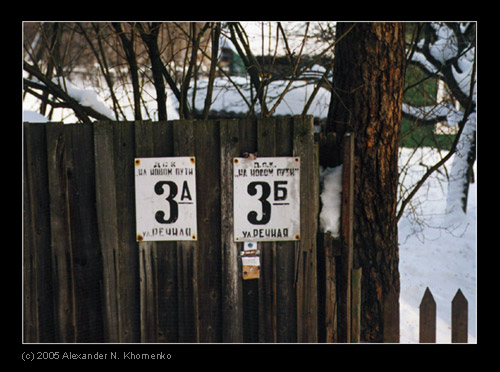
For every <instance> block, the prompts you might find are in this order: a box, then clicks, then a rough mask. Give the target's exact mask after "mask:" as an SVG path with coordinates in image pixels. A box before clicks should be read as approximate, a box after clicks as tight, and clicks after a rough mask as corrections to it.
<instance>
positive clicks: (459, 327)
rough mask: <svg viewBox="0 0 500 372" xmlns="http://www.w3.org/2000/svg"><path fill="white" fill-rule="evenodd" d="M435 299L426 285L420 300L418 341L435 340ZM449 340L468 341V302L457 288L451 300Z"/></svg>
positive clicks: (427, 341) (433, 341)
mask: <svg viewBox="0 0 500 372" xmlns="http://www.w3.org/2000/svg"><path fill="white" fill-rule="evenodd" d="M436 309H437V306H436V301H435V300H434V296H433V295H432V293H431V291H430V289H429V288H428V287H427V288H426V290H425V292H424V296H423V297H422V301H421V302H420V322H419V342H420V343H435V342H436ZM451 342H452V343H467V342H468V302H467V299H466V298H465V296H464V294H463V293H462V291H461V290H460V289H458V291H457V293H456V294H455V297H453V300H452V301H451Z"/></svg>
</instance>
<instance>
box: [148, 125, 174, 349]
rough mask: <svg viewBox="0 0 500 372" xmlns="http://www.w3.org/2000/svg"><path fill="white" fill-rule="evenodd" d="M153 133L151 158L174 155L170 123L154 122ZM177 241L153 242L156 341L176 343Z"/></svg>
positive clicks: (172, 128)
mask: <svg viewBox="0 0 500 372" xmlns="http://www.w3.org/2000/svg"><path fill="white" fill-rule="evenodd" d="M152 131H153V143H152V146H153V153H152V154H153V156H155V157H169V156H175V155H176V154H175V153H174V123H173V122H171V121H162V122H155V123H153V125H152ZM179 243H180V242H173V241H158V242H156V265H157V266H156V282H157V295H158V300H157V306H158V315H157V318H158V328H157V331H156V332H157V334H156V340H157V342H178V341H180V340H179V332H180V328H179V311H180V310H179V306H178V302H179V297H178V267H177V249H178V247H177V246H178V244H179Z"/></svg>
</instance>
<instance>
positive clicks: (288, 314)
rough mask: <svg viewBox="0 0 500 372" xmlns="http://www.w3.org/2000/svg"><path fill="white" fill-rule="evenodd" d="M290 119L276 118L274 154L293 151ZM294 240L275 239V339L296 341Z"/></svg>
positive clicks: (291, 153) (290, 154)
mask: <svg viewBox="0 0 500 372" xmlns="http://www.w3.org/2000/svg"><path fill="white" fill-rule="evenodd" d="M292 134H293V119H292V118H282V117H280V118H278V119H277V121H276V133H275V137H276V154H275V155H276V156H292V155H293V138H292ZM294 248H295V242H291V241H290V242H284V241H281V242H276V265H275V269H276V341H277V342H289V343H290V342H297V298H296V292H295V287H294V279H295V276H294V274H295V249H294Z"/></svg>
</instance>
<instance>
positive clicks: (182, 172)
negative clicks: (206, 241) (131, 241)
mask: <svg viewBox="0 0 500 372" xmlns="http://www.w3.org/2000/svg"><path fill="white" fill-rule="evenodd" d="M195 163H196V161H195V158H194V157H168V158H136V159H135V205H136V224H137V241H139V242H141V241H163V240H196V237H197V229H196V172H195Z"/></svg>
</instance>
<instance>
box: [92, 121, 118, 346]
mask: <svg viewBox="0 0 500 372" xmlns="http://www.w3.org/2000/svg"><path fill="white" fill-rule="evenodd" d="M94 157H95V159H98V161H96V162H95V180H96V207H97V223H98V230H99V240H100V245H101V250H102V260H103V301H104V341H105V342H113V343H119V342H122V341H123V339H122V332H121V330H122V328H123V326H122V323H123V316H122V311H121V308H122V306H121V301H120V272H119V267H118V264H119V260H118V256H119V247H118V240H119V235H118V225H117V211H116V180H115V174H114V171H113V170H114V168H115V166H114V146H113V127H112V124H111V123H109V122H97V123H95V124H94Z"/></svg>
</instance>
